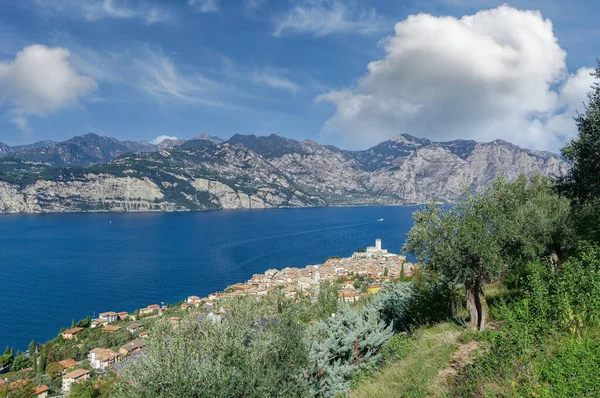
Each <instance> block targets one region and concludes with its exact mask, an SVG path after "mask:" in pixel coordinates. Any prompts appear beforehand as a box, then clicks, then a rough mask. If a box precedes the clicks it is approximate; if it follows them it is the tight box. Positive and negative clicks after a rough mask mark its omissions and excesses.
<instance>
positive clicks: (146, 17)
mask: <svg viewBox="0 0 600 398" xmlns="http://www.w3.org/2000/svg"><path fill="white" fill-rule="evenodd" d="M35 3H36V5H37V6H38V7H40V8H41V9H43V10H45V11H46V12H49V13H51V14H52V15H61V16H64V15H74V16H77V17H82V18H85V19H86V20H88V21H97V20H100V19H105V18H115V19H131V18H135V19H141V20H143V21H144V22H145V23H147V24H149V25H150V24H154V23H157V22H165V21H172V20H173V19H174V17H173V16H172V15H171V14H170V13H169V12H168V11H167V10H165V9H163V8H160V7H158V6H155V5H150V4H148V3H147V2H145V1H137V0H133V1H132V0H125V1H117V0H35Z"/></svg>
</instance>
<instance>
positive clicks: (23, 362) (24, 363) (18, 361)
mask: <svg viewBox="0 0 600 398" xmlns="http://www.w3.org/2000/svg"><path fill="white" fill-rule="evenodd" d="M30 366H32V364H31V360H30V359H29V357H27V356H25V355H23V354H21V353H19V354H18V355H17V356H16V357H15V360H14V362H13V364H12V366H11V367H10V370H11V371H12V372H16V371H19V370H22V369H25V368H28V367H30Z"/></svg>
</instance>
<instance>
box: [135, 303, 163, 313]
mask: <svg viewBox="0 0 600 398" xmlns="http://www.w3.org/2000/svg"><path fill="white" fill-rule="evenodd" d="M157 312H160V307H159V306H158V304H151V305H149V306H147V307H146V308H142V309H140V314H142V315H149V314H154V313H157Z"/></svg>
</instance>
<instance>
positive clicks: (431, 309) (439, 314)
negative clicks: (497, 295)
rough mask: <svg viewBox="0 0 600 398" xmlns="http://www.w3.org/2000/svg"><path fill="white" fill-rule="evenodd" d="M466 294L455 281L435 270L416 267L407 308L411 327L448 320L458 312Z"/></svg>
mask: <svg viewBox="0 0 600 398" xmlns="http://www.w3.org/2000/svg"><path fill="white" fill-rule="evenodd" d="M463 300H464V295H463V294H462V293H461V292H460V289H457V286H456V285H455V284H453V283H450V282H448V281H446V280H445V279H444V278H442V277H440V275H439V274H437V273H435V272H429V271H422V270H420V269H418V268H417V269H415V270H414V271H413V279H412V301H411V304H410V306H409V307H408V309H407V313H406V315H405V317H406V323H407V325H408V326H409V328H411V329H412V328H413V327H415V326H416V327H419V326H423V325H428V324H433V323H436V322H442V321H448V320H451V319H453V318H454V314H456V313H458V312H459V310H460V309H462V308H464V306H461V303H462V301H463Z"/></svg>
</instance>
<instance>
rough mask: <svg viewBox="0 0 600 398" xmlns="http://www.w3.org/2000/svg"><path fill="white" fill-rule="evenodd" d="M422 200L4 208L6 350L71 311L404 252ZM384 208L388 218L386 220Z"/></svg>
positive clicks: (169, 298)
mask: <svg viewBox="0 0 600 398" xmlns="http://www.w3.org/2000/svg"><path fill="white" fill-rule="evenodd" d="M415 209H416V207H415V206H405V207H345V208H331V207H329V208H310V209H268V210H221V211H212V212H193V213H97V214H42V215H2V216H0V248H1V257H0V350H2V351H4V347H5V346H13V347H15V350H16V349H17V348H19V349H22V350H24V349H26V347H27V344H28V343H29V342H30V341H31V339H35V340H36V341H41V342H46V341H47V340H50V339H52V338H54V337H55V336H56V335H57V334H58V332H59V329H60V328H61V327H69V326H70V325H71V320H72V319H73V318H75V319H76V320H78V319H81V318H84V317H85V316H87V315H92V316H93V315H98V313H100V312H104V311H116V312H118V311H128V312H133V310H135V309H139V308H141V307H145V306H147V305H149V304H154V303H157V304H160V303H161V302H164V303H174V302H176V301H179V300H181V299H184V298H186V297H187V296H190V295H198V296H201V297H204V296H206V295H208V294H209V293H212V292H215V291H219V290H223V289H224V288H225V287H227V286H228V285H230V284H233V283H236V282H243V281H245V280H247V279H249V278H250V277H251V276H252V274H255V273H262V272H264V271H266V270H267V269H269V268H277V269H281V268H284V267H287V266H294V267H304V266H306V265H309V264H320V263H322V262H323V261H324V260H325V258H326V257H328V256H333V255H338V256H350V255H351V254H352V253H353V252H354V251H355V249H356V247H357V246H360V247H362V248H364V247H366V246H372V245H374V243H375V238H382V239H383V247H384V248H386V249H388V250H389V251H390V252H393V253H398V252H399V251H400V247H401V246H402V243H403V242H404V239H405V236H406V233H407V232H408V230H409V229H410V227H411V225H412V218H411V214H412V212H413V211H414V210H415ZM380 218H383V219H384V221H382V222H377V220H378V219H380Z"/></svg>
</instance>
